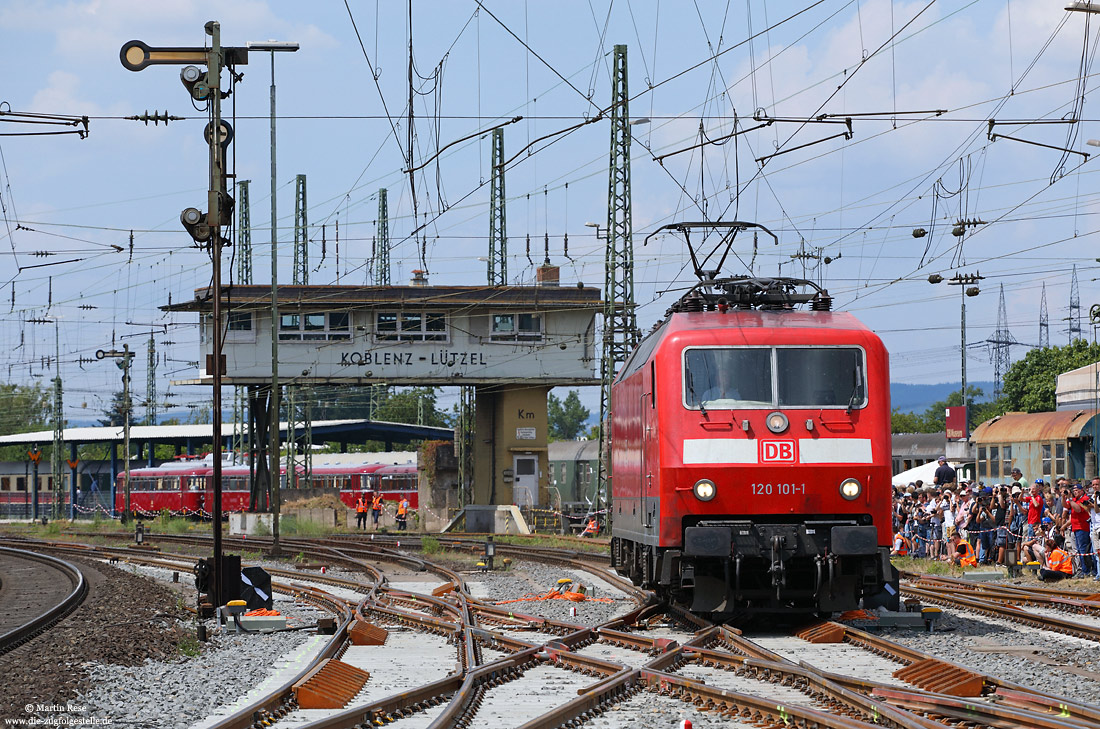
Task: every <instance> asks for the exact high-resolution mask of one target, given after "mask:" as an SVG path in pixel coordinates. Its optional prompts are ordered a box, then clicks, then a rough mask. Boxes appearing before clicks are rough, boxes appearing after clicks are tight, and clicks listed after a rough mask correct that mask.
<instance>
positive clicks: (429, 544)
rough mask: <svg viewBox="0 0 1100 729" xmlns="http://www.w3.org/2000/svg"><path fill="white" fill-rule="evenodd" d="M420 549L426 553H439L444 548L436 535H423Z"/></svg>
mask: <svg viewBox="0 0 1100 729" xmlns="http://www.w3.org/2000/svg"><path fill="white" fill-rule="evenodd" d="M420 551H421V552H423V553H424V554H439V553H440V552H442V551H443V548H442V547H440V546H439V540H438V539H436V538H435V537H427V536H425V537H421V539H420Z"/></svg>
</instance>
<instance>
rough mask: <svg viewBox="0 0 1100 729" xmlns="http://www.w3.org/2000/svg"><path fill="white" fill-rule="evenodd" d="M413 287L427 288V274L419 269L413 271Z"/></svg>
mask: <svg viewBox="0 0 1100 729" xmlns="http://www.w3.org/2000/svg"><path fill="white" fill-rule="evenodd" d="M412 285H413V286H427V285H428V273H427V271H423V270H421V269H419V268H414V269H413V280H412Z"/></svg>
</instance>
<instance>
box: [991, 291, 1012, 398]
mask: <svg viewBox="0 0 1100 729" xmlns="http://www.w3.org/2000/svg"><path fill="white" fill-rule="evenodd" d="M986 341H988V342H989V344H990V345H991V352H990V355H991V359H992V360H993V399H994V400H996V399H998V398H1000V396H1001V385H1002V383H1003V381H1004V376H1005V373H1006V372H1008V366H1009V364H1010V362H1011V359H1012V358H1011V356H1010V352H1009V348H1010V347H1011V346H1012V345H1013V344H1019V342H1017V341H1016V339H1015V337H1013V336H1012V332H1010V331H1008V310H1007V309H1006V308H1005V285H1004V284H1001V303H1000V305H999V306H998V307H997V331H996V332H994V334H993V338H992V339H989V340H986Z"/></svg>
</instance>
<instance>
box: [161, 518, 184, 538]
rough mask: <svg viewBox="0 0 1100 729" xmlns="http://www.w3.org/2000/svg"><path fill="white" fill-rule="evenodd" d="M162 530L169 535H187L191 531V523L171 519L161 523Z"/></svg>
mask: <svg viewBox="0 0 1100 729" xmlns="http://www.w3.org/2000/svg"><path fill="white" fill-rule="evenodd" d="M161 528H162V529H164V531H165V533H167V534H186V533H187V532H189V531H191V521H190V520H189V519H183V518H181V517H170V518H168V519H166V520H164V521H163V522H162V523H161Z"/></svg>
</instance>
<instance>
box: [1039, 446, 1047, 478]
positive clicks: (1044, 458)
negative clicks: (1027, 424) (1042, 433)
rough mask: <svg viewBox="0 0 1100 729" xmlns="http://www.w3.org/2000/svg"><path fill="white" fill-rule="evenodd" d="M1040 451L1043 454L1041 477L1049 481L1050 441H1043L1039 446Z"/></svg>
mask: <svg viewBox="0 0 1100 729" xmlns="http://www.w3.org/2000/svg"><path fill="white" fill-rule="evenodd" d="M1039 449H1040V451H1042V454H1043V479H1044V480H1046V481H1048V482H1049V481H1050V443H1043V444H1042V445H1041V446H1039Z"/></svg>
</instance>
